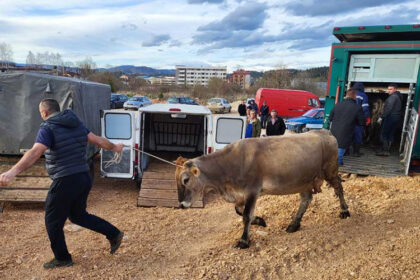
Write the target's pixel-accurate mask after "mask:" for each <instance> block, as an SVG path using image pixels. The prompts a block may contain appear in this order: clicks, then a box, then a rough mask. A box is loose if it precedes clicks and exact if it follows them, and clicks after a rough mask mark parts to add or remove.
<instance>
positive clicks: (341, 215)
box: [340, 210, 350, 219]
mask: <svg viewBox="0 0 420 280" xmlns="http://www.w3.org/2000/svg"><path fill="white" fill-rule="evenodd" d="M348 217H350V212H349V211H348V210H347V211H343V212H340V218H341V219H346V218H348Z"/></svg>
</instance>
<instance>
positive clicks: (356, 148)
mask: <svg viewBox="0 0 420 280" xmlns="http://www.w3.org/2000/svg"><path fill="white" fill-rule="evenodd" d="M353 88H354V89H355V90H356V91H357V96H356V103H357V104H359V105H360V106H362V110H363V115H364V116H365V120H366V126H368V125H369V124H370V111H369V99H368V96H367V95H366V93H365V92H364V91H365V86H364V85H363V83H360V82H357V83H355V84H354V86H353ZM364 129H365V127H364V126H362V125H356V126H355V128H354V135H353V155H354V156H356V157H360V156H361V155H362V154H361V153H360V146H361V145H362V142H363V134H364V133H363V132H364Z"/></svg>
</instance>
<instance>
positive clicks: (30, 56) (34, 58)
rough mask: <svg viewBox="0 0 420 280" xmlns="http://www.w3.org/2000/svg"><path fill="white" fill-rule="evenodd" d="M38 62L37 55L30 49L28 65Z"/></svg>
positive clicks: (27, 58)
mask: <svg viewBox="0 0 420 280" xmlns="http://www.w3.org/2000/svg"><path fill="white" fill-rule="evenodd" d="M35 64H36V57H35V55H34V54H33V52H31V51H29V52H28V55H27V56H26V65H29V66H34V65H35Z"/></svg>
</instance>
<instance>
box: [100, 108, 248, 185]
mask: <svg viewBox="0 0 420 280" xmlns="http://www.w3.org/2000/svg"><path fill="white" fill-rule="evenodd" d="M101 124H102V136H103V137H105V138H107V139H108V140H109V141H111V142H113V143H124V144H125V145H128V146H130V147H135V148H137V149H139V150H141V151H145V152H147V153H150V154H152V155H156V156H159V157H161V158H164V159H166V160H170V161H173V160H174V159H176V158H177V157H178V156H180V155H181V156H184V157H186V158H194V157H197V156H201V155H204V154H208V153H211V152H214V151H216V150H219V149H222V148H223V147H224V146H226V145H227V144H230V143H233V142H235V141H237V140H239V139H242V138H244V137H245V130H246V125H247V124H246V118H245V117H240V116H225V115H223V116H222V115H221V116H213V115H212V113H211V111H210V110H209V109H208V108H207V107H204V106H197V105H185V104H154V105H150V106H147V107H144V108H140V109H139V110H138V111H136V112H127V111H116V110H106V111H103V112H101ZM113 156H114V153H113V152H112V151H107V150H102V151H101V175H102V176H103V177H109V178H131V179H135V180H136V182H137V185H138V187H139V188H140V186H141V181H142V176H143V173H144V171H145V170H147V169H148V166H149V162H150V157H149V156H147V155H144V154H143V153H141V152H138V151H134V150H133V149H131V148H128V147H127V148H124V150H123V153H122V160H121V162H120V163H119V164H114V165H111V166H106V162H107V161H108V160H110V159H111V158H112V157H113ZM171 175H172V174H171Z"/></svg>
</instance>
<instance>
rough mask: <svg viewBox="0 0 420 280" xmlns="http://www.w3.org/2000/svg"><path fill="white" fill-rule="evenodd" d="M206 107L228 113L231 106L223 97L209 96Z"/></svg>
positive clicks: (217, 111) (213, 110)
mask: <svg viewBox="0 0 420 280" xmlns="http://www.w3.org/2000/svg"><path fill="white" fill-rule="evenodd" d="M207 107H209V109H210V110H211V111H212V112H215V113H230V111H231V110H232V106H231V105H230V103H229V101H227V100H226V99H225V98H211V99H209V101H208V102H207Z"/></svg>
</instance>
